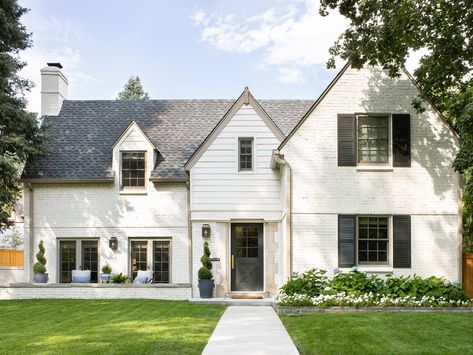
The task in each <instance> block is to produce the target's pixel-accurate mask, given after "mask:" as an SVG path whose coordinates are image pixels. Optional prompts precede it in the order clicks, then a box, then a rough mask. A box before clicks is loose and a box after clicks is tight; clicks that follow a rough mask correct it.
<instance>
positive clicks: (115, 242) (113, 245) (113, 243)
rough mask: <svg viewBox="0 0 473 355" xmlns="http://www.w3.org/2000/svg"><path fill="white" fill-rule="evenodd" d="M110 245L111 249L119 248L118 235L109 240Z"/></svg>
mask: <svg viewBox="0 0 473 355" xmlns="http://www.w3.org/2000/svg"><path fill="white" fill-rule="evenodd" d="M108 246H109V247H110V249H113V250H117V248H118V239H117V237H111V238H110V240H109V241H108Z"/></svg>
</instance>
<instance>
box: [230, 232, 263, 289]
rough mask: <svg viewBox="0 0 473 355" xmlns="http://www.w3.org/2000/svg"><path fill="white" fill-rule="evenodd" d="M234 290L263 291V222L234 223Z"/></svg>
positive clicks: (232, 256)
mask: <svg viewBox="0 0 473 355" xmlns="http://www.w3.org/2000/svg"><path fill="white" fill-rule="evenodd" d="M231 240H232V241H231V253H232V254H231V264H232V265H231V269H232V291H263V224H262V223H238V224H232V234H231Z"/></svg>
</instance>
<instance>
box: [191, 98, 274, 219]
mask: <svg viewBox="0 0 473 355" xmlns="http://www.w3.org/2000/svg"><path fill="white" fill-rule="evenodd" d="M239 138H253V171H243V172H240V171H239V169H238V154H239V151H238V150H239V147H238V142H239ZM279 144H280V142H279V140H278V139H277V138H276V137H275V135H274V134H273V132H272V131H271V130H270V128H269V127H268V126H267V125H266V123H265V122H264V121H263V119H262V118H261V117H260V116H259V115H258V114H257V113H256V111H255V110H254V109H253V107H252V106H251V105H243V106H242V107H241V108H240V110H239V111H238V112H237V113H236V114H235V115H234V116H233V117H232V118H231V119H230V121H229V122H228V124H227V125H226V126H225V127H224V128H223V130H222V131H221V132H220V133H219V134H218V136H217V137H216V138H215V140H214V141H213V142H212V143H211V144H210V146H209V147H208V148H207V149H206V150H205V152H204V153H203V154H202V156H201V157H200V159H199V160H198V161H197V163H196V164H195V165H194V166H193V167H192V169H191V172H190V174H191V210H192V219H193V220H197V219H200V220H204V219H212V220H215V219H226V220H228V219H231V218H245V219H251V218H265V219H276V220H278V219H280V214H281V200H280V198H281V197H280V196H281V195H280V176H279V172H278V171H275V170H272V169H271V167H270V162H271V153H272V150H273V149H276V148H277V147H278V145H279ZM215 212H218V213H215Z"/></svg>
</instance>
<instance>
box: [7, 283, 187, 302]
mask: <svg viewBox="0 0 473 355" xmlns="http://www.w3.org/2000/svg"><path fill="white" fill-rule="evenodd" d="M190 297H191V287H190V285H179V286H173V287H166V286H164V287H163V286H162V285H160V286H154V285H143V286H137V285H133V286H116V285H114V286H107V285H95V286H94V285H87V286H77V285H73V286H68V285H64V286H59V285H36V286H33V285H32V286H20V285H15V286H9V287H5V286H0V300H11V299H39V298H58V299H64V298H74V299H115V298H124V299H129V298H145V299H161V300H187V299H189V298H190Z"/></svg>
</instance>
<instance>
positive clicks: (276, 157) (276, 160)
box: [271, 149, 293, 280]
mask: <svg viewBox="0 0 473 355" xmlns="http://www.w3.org/2000/svg"><path fill="white" fill-rule="evenodd" d="M281 167H286V169H287V174H286V177H285V179H286V181H285V183H286V196H284V198H285V199H286V246H287V249H286V270H287V275H286V279H287V280H290V279H291V278H292V256H293V253H292V168H291V165H290V164H289V163H288V162H287V160H285V159H284V154H281V153H280V151H279V150H278V149H274V150H273V153H272V155H271V168H272V169H281Z"/></svg>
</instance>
